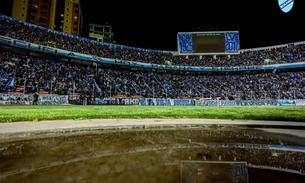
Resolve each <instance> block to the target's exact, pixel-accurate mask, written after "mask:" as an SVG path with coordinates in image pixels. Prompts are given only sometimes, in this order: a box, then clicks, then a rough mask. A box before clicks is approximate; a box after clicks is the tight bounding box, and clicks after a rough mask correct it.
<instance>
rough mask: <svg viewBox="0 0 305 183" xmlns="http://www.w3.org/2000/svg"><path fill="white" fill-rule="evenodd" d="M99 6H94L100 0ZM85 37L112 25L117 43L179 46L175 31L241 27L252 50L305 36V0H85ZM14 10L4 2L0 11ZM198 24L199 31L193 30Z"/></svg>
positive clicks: (242, 39) (244, 44)
mask: <svg viewBox="0 0 305 183" xmlns="http://www.w3.org/2000/svg"><path fill="white" fill-rule="evenodd" d="M97 2H99V3H98V4H94V3H97ZM81 3H82V10H83V16H84V31H83V32H84V36H85V37H86V36H87V35H88V24H89V23H95V24H102V25H103V24H105V23H109V24H110V25H111V26H112V27H113V32H114V35H115V39H116V41H117V43H118V44H122V45H128V46H136V47H142V48H152V49H162V50H177V33H178V32H185V31H205V29H206V28H207V30H208V31H210V30H211V26H212V25H214V26H213V27H214V30H215V27H216V25H217V26H218V30H219V31H228V30H238V31H240V42H241V48H242V49H245V48H253V47H262V46H269V45H277V44H284V43H289V42H296V41H303V40H305V26H304V24H305V23H304V20H302V19H304V17H305V6H304V5H305V0H294V6H293V9H292V10H291V11H290V12H289V13H283V12H282V11H281V10H280V9H279V6H278V0H255V1H250V0H210V1H208V0H202V1H198V0H196V1H195V0H186V1H164V0H163V1H159V0H155V1H122V2H121V1H112V0H110V1H97V0H81ZM10 11H11V8H10V7H7V6H2V5H1V6H0V13H4V14H10ZM194 28H195V29H194Z"/></svg>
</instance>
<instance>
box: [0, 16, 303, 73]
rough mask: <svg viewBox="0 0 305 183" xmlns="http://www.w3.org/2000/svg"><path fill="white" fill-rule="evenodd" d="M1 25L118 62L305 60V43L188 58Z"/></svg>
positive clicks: (9, 22) (2, 20)
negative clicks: (226, 54)
mask: <svg viewBox="0 0 305 183" xmlns="http://www.w3.org/2000/svg"><path fill="white" fill-rule="evenodd" d="M0 26H1V27H2V29H1V30H0V35H1V36H7V37H11V38H14V39H18V40H22V41H26V42H31V43H37V44H43V45H49V46H55V47H57V48H61V49H65V50H69V51H74V52H79V53H84V54H89V55H95V56H100V57H104V58H112V59H118V60H127V61H137V62H146V63H153V64H165V63H171V64H172V65H179V66H205V67H226V66H228V67H232V66H252V65H263V64H265V62H266V60H268V61H267V62H268V63H294V62H304V61H305V45H304V44H298V45H294V44H290V45H288V46H281V47H277V48H272V49H263V50H258V51H244V52H242V53H241V54H240V55H236V56H231V57H218V58H217V57H216V58H214V57H211V56H202V57H199V56H196V57H185V56H175V55H173V54H171V53H159V52H149V51H147V50H139V49H133V48H122V47H119V46H118V47H113V46H110V45H109V44H104V43H101V42H97V41H94V40H89V39H85V38H80V37H76V36H71V35H67V34H63V33H60V32H55V31H51V30H48V29H45V28H42V27H38V26H34V25H29V24H25V23H24V22H21V21H18V20H15V19H12V18H9V17H5V16H3V17H0ZM168 61H169V62H168Z"/></svg>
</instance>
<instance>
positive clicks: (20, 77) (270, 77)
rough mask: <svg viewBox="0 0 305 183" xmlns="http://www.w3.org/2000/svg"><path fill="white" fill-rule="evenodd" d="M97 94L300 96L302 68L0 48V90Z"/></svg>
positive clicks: (303, 89) (304, 88) (304, 86)
mask: <svg viewBox="0 0 305 183" xmlns="http://www.w3.org/2000/svg"><path fill="white" fill-rule="evenodd" d="M36 90H40V91H41V94H45V93H46V94H47V93H51V94H59V95H71V94H72V93H85V94H87V95H93V94H94V95H95V96H97V97H111V96H115V95H124V96H128V97H130V96H135V95H141V96H143V97H154V98H163V97H166V98H168V97H170V98H197V97H200V98H209V97H211V98H214V97H217V96H222V95H224V96H228V97H229V96H233V97H234V98H237V99H239V98H240V99H304V98H305V97H304V94H305V71H292V72H287V71H280V72H278V71H277V72H271V73H257V74H253V73H245V74H242V73H240V74H235V75H233V74H231V75H226V74H223V75H191V74H179V73H177V74H163V73H154V72H144V71H123V70H115V69H110V68H101V67H98V68H97V67H94V66H92V65H91V66H88V65H82V64H80V63H75V62H67V61H60V60H58V59H56V58H50V57H45V56H44V55H40V56H34V55H31V54H29V53H18V52H12V51H9V50H4V49H3V50H1V51H0V93H9V92H19V93H33V92H34V91H36Z"/></svg>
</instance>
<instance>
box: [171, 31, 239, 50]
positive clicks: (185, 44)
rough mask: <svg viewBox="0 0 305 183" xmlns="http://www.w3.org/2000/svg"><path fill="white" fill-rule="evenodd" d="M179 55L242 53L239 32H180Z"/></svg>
mask: <svg viewBox="0 0 305 183" xmlns="http://www.w3.org/2000/svg"><path fill="white" fill-rule="evenodd" d="M177 42H178V54H179V55H230V54H231V55H232V54H239V53H240V44H239V32H238V31H227V32H179V33H178V39H177Z"/></svg>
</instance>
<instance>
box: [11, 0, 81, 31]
mask: <svg viewBox="0 0 305 183" xmlns="http://www.w3.org/2000/svg"><path fill="white" fill-rule="evenodd" d="M79 1H80V0H14V3H13V11H12V17H13V18H16V19H19V20H22V21H26V22H29V23H33V24H36V25H40V26H43V27H46V28H50V29H54V30H57V31H61V32H65V33H68V34H73V35H81V33H82V26H83V17H82V12H81V7H80V2H79Z"/></svg>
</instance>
